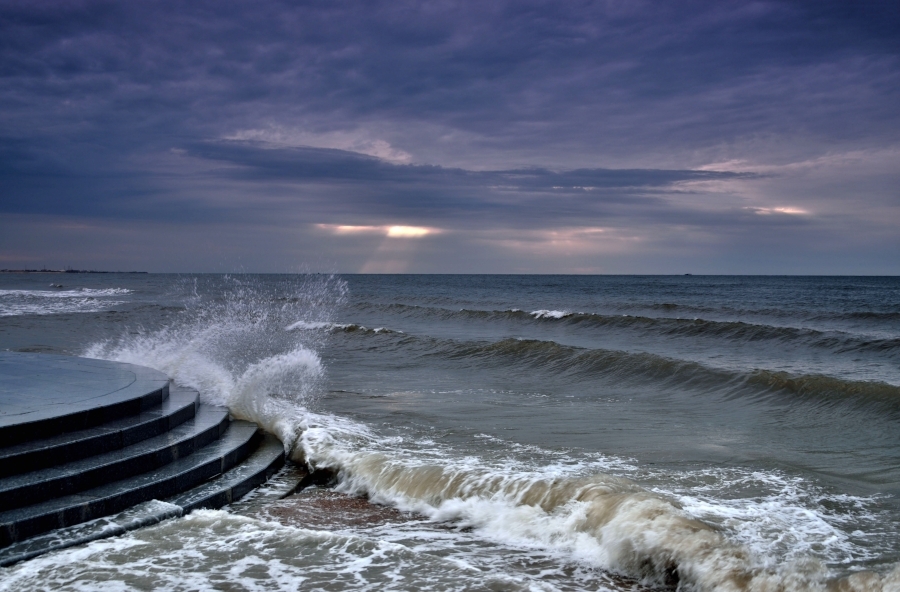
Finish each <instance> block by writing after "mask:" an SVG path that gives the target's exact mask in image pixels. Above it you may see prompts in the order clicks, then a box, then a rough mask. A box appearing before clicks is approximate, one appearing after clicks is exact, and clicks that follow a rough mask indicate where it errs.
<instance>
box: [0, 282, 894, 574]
mask: <svg viewBox="0 0 900 592" xmlns="http://www.w3.org/2000/svg"><path fill="white" fill-rule="evenodd" d="M51 283H52V284H63V287H61V288H59V287H50V284H51ZM0 349H4V350H15V351H43V352H50V353H64V354H72V355H83V356H89V357H96V358H103V359H110V360H119V361H125V362H131V363H137V364H142V365H146V366H151V367H154V368H157V369H159V370H162V371H164V372H166V373H168V374H169V375H170V376H172V377H173V378H174V379H175V380H176V381H177V382H179V383H182V384H185V385H188V386H192V387H195V388H197V389H198V390H199V391H200V393H201V396H202V398H203V399H204V400H205V401H207V402H210V403H216V404H225V405H228V406H229V407H230V408H231V410H232V412H233V413H234V414H235V415H237V416H239V417H245V418H248V419H251V420H254V421H257V422H259V423H260V424H261V425H263V426H265V427H266V429H268V430H270V431H272V432H273V433H275V434H276V435H278V436H279V437H280V438H281V439H282V441H283V442H284V443H285V446H286V449H287V450H288V451H289V454H290V455H291V458H293V459H294V460H295V461H296V462H298V463H305V464H307V465H308V466H310V467H311V468H314V469H329V470H331V471H333V472H335V474H336V476H337V483H336V485H335V486H334V491H335V492H336V493H343V494H349V495H352V496H361V497H364V498H365V499H367V500H368V502H365V504H367V505H368V504H371V508H373V509H374V510H373V511H375V510H377V511H380V512H383V513H385V516H388V518H385V519H378V520H349V519H343V518H341V516H339V515H338V513H337V512H335V514H334V515H333V516H329V510H327V508H328V507H330V506H327V505H320V506H310V507H311V508H313V509H312V510H307V513H306V514H305V516H306V518H303V516H304V515H299V514H298V515H296V516H295V518H293V519H292V520H284V519H278V518H277V517H276V516H275V513H274V512H273V513H272V514H266V513H264V512H263V513H256V514H252V515H250V514H247V513H242V512H240V511H238V510H237V509H236V508H225V509H223V510H219V511H200V512H195V513H193V514H191V515H189V516H187V517H184V518H180V519H174V520H170V521H167V522H165V523H163V524H160V525H157V526H155V527H151V528H146V529H142V530H140V531H136V532H133V533H130V534H127V535H124V536H121V537H117V538H112V539H107V540H104V541H98V542H95V543H91V544H88V545H84V546H81V547H77V548H73V549H68V550H65V551H61V552H57V553H53V554H49V555H46V556H43V557H40V558H37V559H34V560H31V561H28V562H24V563H22V564H19V565H16V566H12V567H10V568H3V569H0V590H28V589H60V590H91V589H97V588H98V587H99V586H100V585H101V583H102V586H103V587H105V588H107V587H108V588H109V589H114V590H130V589H138V590H140V589H153V588H156V589H176V590H194V589H227V590H297V589H304V590H316V589H322V590H343V589H354V590H356V589H371V590H617V591H618V590H666V589H674V588H677V589H680V590H760V591H762V590H766V591H769V590H772V591H774V590H894V591H896V590H900V278H872V277H822V278H817V277H724V276H710V277H704V276H597V277H585V276H482V275H478V276H404V275H399V276H361V275H348V276H328V275H318V274H316V275H259V276H257V275H232V276H225V275H198V276H185V275H155V274H151V275H134V274H121V275H119V274H104V275H91V274H66V275H44V274H28V275H26V274H0ZM359 503H364V502H359ZM315 508H319V510H315ZM323 508H325V509H323ZM376 513H377V512H376Z"/></svg>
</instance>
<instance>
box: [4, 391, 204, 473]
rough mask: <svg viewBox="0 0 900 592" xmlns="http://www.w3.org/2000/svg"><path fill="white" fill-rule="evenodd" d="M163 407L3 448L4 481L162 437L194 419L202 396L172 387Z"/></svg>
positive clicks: (195, 392)
mask: <svg viewBox="0 0 900 592" xmlns="http://www.w3.org/2000/svg"><path fill="white" fill-rule="evenodd" d="M169 393H170V394H169V398H168V399H166V400H165V401H163V402H162V404H161V405H159V406H158V407H155V408H153V409H150V410H148V411H143V412H141V413H139V414H137V415H132V416H128V417H124V418H122V419H117V420H114V421H110V422H107V423H104V424H102V425H99V426H96V427H92V428H87V429H84V430H78V431H75V432H64V433H62V434H58V435H56V436H53V437H50V438H43V439H40V440H32V441H29V442H23V443H21V444H17V445H13V446H8V447H6V448H0V477H6V476H9V475H15V474H19V473H25V472H29V471H36V470H38V469H43V468H46V467H51V466H54V465H61V464H65V463H68V462H72V461H75V460H79V459H82V458H86V457H89V456H93V455H96V454H101V453H104V452H109V451H111V450H117V449H120V448H124V447H126V446H129V445H131V444H134V443H136V442H140V441H141V440H146V439H147V438H152V437H153V436H158V435H159V434H162V433H165V432H167V431H169V430H171V429H173V428H175V427H177V426H178V425H181V424H182V423H184V422H185V421H187V420H188V419H190V418H192V417H194V414H195V413H196V409H197V407H198V405H199V404H200V395H199V394H198V393H197V391H195V390H193V389H186V388H182V387H177V386H170V387H169Z"/></svg>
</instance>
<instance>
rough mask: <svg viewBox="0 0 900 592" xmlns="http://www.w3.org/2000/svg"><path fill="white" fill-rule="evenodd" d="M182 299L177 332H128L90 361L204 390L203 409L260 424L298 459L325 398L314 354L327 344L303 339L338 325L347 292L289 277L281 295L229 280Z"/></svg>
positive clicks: (191, 290)
mask: <svg viewBox="0 0 900 592" xmlns="http://www.w3.org/2000/svg"><path fill="white" fill-rule="evenodd" d="M200 284H204V285H200ZM210 284H212V285H210ZM176 289H177V291H179V292H180V295H179V296H180V300H181V301H183V302H185V303H186V308H185V310H184V311H183V312H182V313H181V314H179V315H177V316H176V318H175V320H174V322H171V323H169V324H167V325H165V326H162V327H159V328H154V329H152V330H145V329H144V328H142V327H137V328H129V329H128V330H127V331H124V332H123V334H122V335H120V336H119V337H117V338H114V339H110V340H105V341H102V342H99V343H95V344H93V345H91V346H89V347H88V348H87V349H86V351H85V352H84V355H85V356H87V357H93V358H102V359H109V360H115V361H121V362H129V363H133V364H141V365H145V366H150V367H152V368H156V369H158V370H161V371H163V372H165V373H166V374H168V375H169V376H170V377H172V378H173V379H174V380H175V382H177V383H179V384H182V385H185V386H189V387H193V388H196V389H197V390H198V391H199V392H200V395H201V399H202V400H203V401H204V402H205V403H210V404H216V405H226V406H228V408H229V410H230V411H231V413H232V414H233V415H235V416H236V417H239V418H241V419H247V420H250V421H254V422H256V423H258V424H260V425H261V426H262V427H263V428H264V429H266V430H268V431H270V432H272V433H274V434H275V435H276V436H278V437H279V438H280V439H281V440H282V442H284V443H285V446H286V448H287V449H288V450H290V448H291V447H292V445H293V442H294V441H295V440H296V438H297V434H298V429H299V428H300V426H301V425H302V418H303V412H304V409H305V408H306V407H308V406H309V404H310V403H311V401H312V400H314V399H315V397H317V396H318V394H319V392H320V391H321V386H322V380H323V378H324V367H323V365H322V361H321V359H320V357H319V355H318V354H317V353H316V347H317V346H318V345H319V344H320V343H321V342H322V340H323V339H325V338H327V335H323V334H321V332H317V331H303V330H296V329H297V328H298V327H301V326H306V327H317V326H320V325H327V324H330V323H333V315H334V314H335V311H336V310H337V309H338V307H339V306H340V305H341V304H342V303H343V302H344V299H345V296H346V284H345V283H344V282H343V281H342V280H340V279H339V278H336V277H334V276H324V275H305V276H288V277H286V278H285V279H283V280H282V281H281V282H279V283H277V284H275V285H274V286H273V285H271V284H266V285H265V286H263V285H261V284H260V283H259V282H254V281H253V280H252V279H249V280H247V279H243V278H241V277H238V276H226V277H224V278H222V279H221V280H219V281H215V280H211V279H208V278H203V279H198V278H193V279H191V280H183V281H182V282H180V284H179V285H178V286H177V288H176ZM287 327H292V329H291V330H288V329H287Z"/></svg>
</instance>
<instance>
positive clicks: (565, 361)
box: [368, 332, 900, 413]
mask: <svg viewBox="0 0 900 592" xmlns="http://www.w3.org/2000/svg"><path fill="white" fill-rule="evenodd" d="M368 334H369V335H371V334H374V332H369V333H368ZM384 339H388V340H389V341H388V342H385V346H386V347H401V348H406V349H408V350H409V355H412V356H415V355H419V356H425V357H428V358H439V359H444V360H446V361H448V362H452V363H456V364H469V365H474V366H480V367H486V368H501V369H509V368H517V369H519V370H522V371H526V372H540V373H550V374H553V375H554V376H555V377H556V379H559V378H570V379H573V380H590V381H596V380H602V381H606V382H608V383H615V384H616V385H625V386H632V387H642V386H653V387H656V388H659V387H663V388H677V389H682V390H689V391H691V392H695V393H714V394H719V395H721V396H726V397H753V398H759V399H770V398H772V397H775V398H779V400H781V399H780V398H782V397H784V396H788V401H807V402H813V403H816V404H819V405H825V406H833V405H839V404H850V405H853V406H856V407H876V408H878V409H881V410H887V411H889V412H891V413H900V386H895V385H892V384H888V383H885V382H876V381H859V380H844V379H841V378H837V377H832V376H826V375H821V374H790V373H787V372H781V371H775V370H767V369H752V370H748V371H735V370H727V369H720V368H713V367H709V366H706V365H704V364H701V363H698V362H693V361H687V360H678V359H673V358H668V357H665V356H660V355H657V354H652V353H646V352H627V351H622V350H614V349H588V348H582V347H575V346H569V345H563V344H560V343H557V342H555V341H550V340H537V339H515V338H508V339H502V340H499V341H493V342H485V341H457V340H452V339H437V338H432V337H416V336H412V335H407V334H395V335H390V334H388V335H385V336H384Z"/></svg>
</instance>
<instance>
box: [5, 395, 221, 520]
mask: <svg viewBox="0 0 900 592" xmlns="http://www.w3.org/2000/svg"><path fill="white" fill-rule="evenodd" d="M228 421H229V419H228V410H227V409H226V408H224V407H213V406H210V405H200V407H199V409H198V410H197V414H196V416H195V417H194V418H192V419H190V420H188V421H186V422H184V423H183V424H181V425H179V426H177V427H175V428H174V429H173V430H171V431H169V432H165V433H163V434H160V435H158V436H154V437H152V438H148V439H146V440H142V441H140V442H137V443H135V444H132V445H131V446H126V447H125V448H121V449H119V450H112V451H110V452H105V453H102V454H98V455H96V456H91V457H88V458H83V459H81V460H76V461H73V462H70V463H66V464H64V465H59V466H56V467H49V468H45V469H40V470H37V471H31V472H29V473H23V474H21V475H13V476H10V477H4V478H2V479H0V500H2V502H0V504H2V505H0V508H2V509H4V510H8V509H12V508H18V507H22V506H25V505H28V504H35V503H38V502H42V501H44V500H48V499H51V498H53V497H58V496H62V495H68V494H72V493H76V492H78V491H82V490H85V489H90V488H92V487H97V486H99V485H102V484H104V483H109V482H111V481H118V480H120V479H124V478H126V477H131V476H132V475H137V474H139V473H146V472H147V471H153V470H155V469H157V468H159V467H161V466H163V465H166V464H168V463H171V462H173V461H175V460H177V459H179V458H181V457H184V456H187V455H189V454H191V453H192V452H194V451H195V450H199V449H200V448H202V447H204V446H206V445H207V444H209V443H210V442H212V441H213V440H216V439H217V438H218V437H219V436H220V435H221V434H222V433H223V432H224V431H225V428H226V427H227V426H228Z"/></svg>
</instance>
